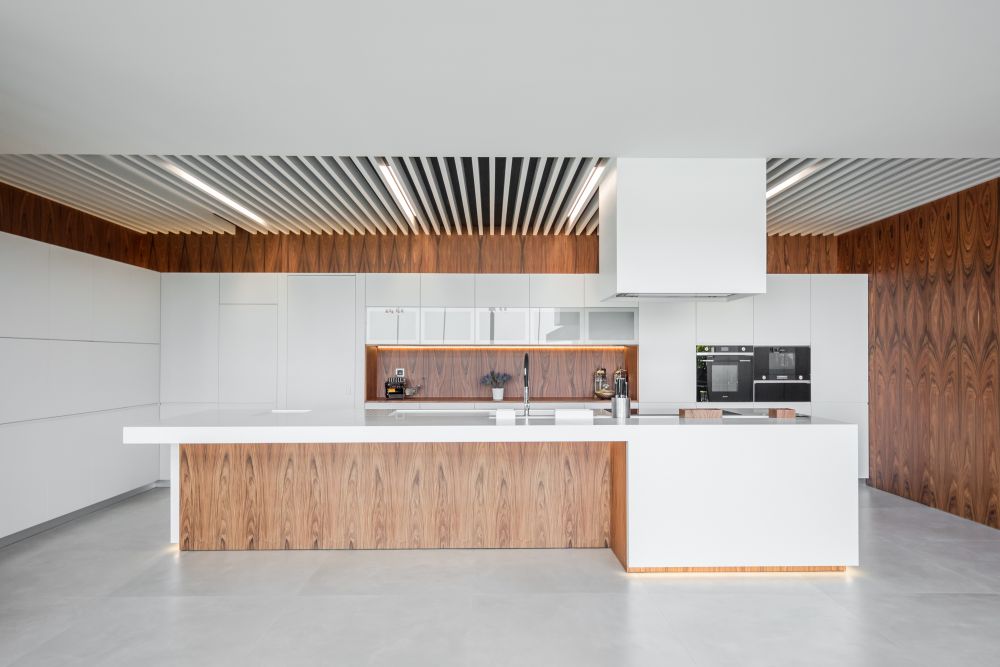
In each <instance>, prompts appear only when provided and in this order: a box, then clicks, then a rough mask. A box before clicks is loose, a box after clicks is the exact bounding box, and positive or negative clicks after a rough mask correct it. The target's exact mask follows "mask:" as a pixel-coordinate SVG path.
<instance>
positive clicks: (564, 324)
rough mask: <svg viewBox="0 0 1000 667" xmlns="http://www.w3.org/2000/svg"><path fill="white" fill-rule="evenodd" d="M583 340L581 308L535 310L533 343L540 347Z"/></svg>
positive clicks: (533, 316)
mask: <svg viewBox="0 0 1000 667" xmlns="http://www.w3.org/2000/svg"><path fill="white" fill-rule="evenodd" d="M581 340H583V310H582V309H580V308H533V309H532V310H531V342H532V343H535V344H538V345H558V344H569V343H578V342H580V341H581Z"/></svg>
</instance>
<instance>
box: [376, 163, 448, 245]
mask: <svg viewBox="0 0 1000 667" xmlns="http://www.w3.org/2000/svg"><path fill="white" fill-rule="evenodd" d="M385 159H386V162H387V163H388V164H389V166H390V168H391V169H392V170H393V171H394V172H395V175H396V180H397V181H399V187H401V188H403V194H404V195H405V196H406V198H407V200H408V202H409V205H410V207H411V208H412V209H413V215H414V217H415V218H416V224H417V225H419V227H420V230H419V231H422V232H423V233H424V234H430V233H431V230H430V228H429V227H428V225H427V215H426V214H425V213H424V210H423V206H424V205H423V203H422V200H420V197H419V196H418V195H417V193H416V192H414V189H413V187H414V186H413V183H415V182H416V180H415V178H414V176H413V174H411V173H410V170H409V169H407V167H406V163H405V162H404V161H403V158H391V157H387V158H385ZM418 201H420V202H421V203H419V204H418ZM413 231H414V233H417V231H418V230H417V229H416V227H414V229H413ZM436 231H437V228H435V232H436Z"/></svg>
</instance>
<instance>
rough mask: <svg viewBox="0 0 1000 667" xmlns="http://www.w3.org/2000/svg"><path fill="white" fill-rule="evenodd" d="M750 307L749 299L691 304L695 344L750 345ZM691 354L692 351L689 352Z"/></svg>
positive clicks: (751, 316)
mask: <svg viewBox="0 0 1000 667" xmlns="http://www.w3.org/2000/svg"><path fill="white" fill-rule="evenodd" d="M753 305H754V300H753V299H752V298H750V297H744V298H742V299H734V300H732V301H721V300H720V301H698V302H697V304H696V305H695V310H696V313H697V325H696V329H695V334H696V336H697V338H698V340H697V344H698V345H752V344H753ZM691 354H692V355H694V351H693V350H692V352H691Z"/></svg>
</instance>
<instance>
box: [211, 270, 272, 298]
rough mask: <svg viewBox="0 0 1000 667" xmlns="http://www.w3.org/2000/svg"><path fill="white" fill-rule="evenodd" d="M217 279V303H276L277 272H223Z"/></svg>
mask: <svg viewBox="0 0 1000 667" xmlns="http://www.w3.org/2000/svg"><path fill="white" fill-rule="evenodd" d="M219 281H220V283H219V303H278V276H277V274H274V273H223V274H221V275H220V276H219Z"/></svg>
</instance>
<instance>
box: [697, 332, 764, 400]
mask: <svg viewBox="0 0 1000 667" xmlns="http://www.w3.org/2000/svg"><path fill="white" fill-rule="evenodd" d="M695 360H696V368H697V373H696V393H697V400H698V402H699V403H704V402H734V403H735V402H745V403H749V402H750V401H752V400H753V346H752V345H698V346H696V347H695Z"/></svg>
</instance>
